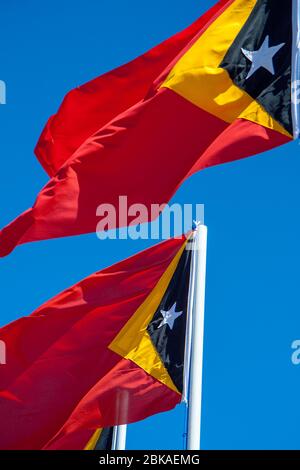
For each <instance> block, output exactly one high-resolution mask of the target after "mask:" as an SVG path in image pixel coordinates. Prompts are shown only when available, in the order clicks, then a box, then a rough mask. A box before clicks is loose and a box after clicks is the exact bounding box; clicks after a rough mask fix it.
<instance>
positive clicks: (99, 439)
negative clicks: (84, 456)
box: [84, 427, 114, 450]
mask: <svg viewBox="0 0 300 470" xmlns="http://www.w3.org/2000/svg"><path fill="white" fill-rule="evenodd" d="M113 433H114V428H112V427H111V428H104V429H101V428H100V429H97V430H96V431H95V432H94V433H93V434H92V437H91V438H90V439H89V441H88V443H87V444H86V446H85V448H84V450H112V442H113Z"/></svg>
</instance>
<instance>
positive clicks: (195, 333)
mask: <svg viewBox="0 0 300 470" xmlns="http://www.w3.org/2000/svg"><path fill="white" fill-rule="evenodd" d="M194 239H195V242H194V247H193V259H192V266H193V271H194V272H193V275H192V279H193V289H192V290H191V291H192V306H191V312H192V335H191V353H190V371H189V390H188V425H187V449H188V450H199V449H200V438H201V411H202V374H203V342H204V305H205V278H206V252H207V227H206V226H205V225H200V224H197V227H196V229H195V232H194Z"/></svg>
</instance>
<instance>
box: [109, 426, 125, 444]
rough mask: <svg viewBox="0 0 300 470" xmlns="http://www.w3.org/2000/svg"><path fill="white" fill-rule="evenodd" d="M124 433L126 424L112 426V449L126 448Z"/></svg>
mask: <svg viewBox="0 0 300 470" xmlns="http://www.w3.org/2000/svg"><path fill="white" fill-rule="evenodd" d="M126 434H127V424H121V425H119V426H114V432H113V438H112V450H125V449H126Z"/></svg>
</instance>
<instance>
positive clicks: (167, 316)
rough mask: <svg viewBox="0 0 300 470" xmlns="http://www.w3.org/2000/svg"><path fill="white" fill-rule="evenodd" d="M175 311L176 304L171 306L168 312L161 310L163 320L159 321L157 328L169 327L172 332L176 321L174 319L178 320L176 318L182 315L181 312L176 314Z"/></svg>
mask: <svg viewBox="0 0 300 470" xmlns="http://www.w3.org/2000/svg"><path fill="white" fill-rule="evenodd" d="M175 310H176V302H175V304H174V305H172V307H171V308H170V310H167V311H165V310H161V311H160V313H161V314H162V316H163V317H164V318H163V320H162V321H161V323H160V325H159V326H158V328H160V327H162V326H163V325H169V327H170V329H171V330H173V326H174V321H175V320H176V318H178V317H180V315H182V312H176V311H175Z"/></svg>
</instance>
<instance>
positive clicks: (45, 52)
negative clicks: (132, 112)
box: [0, 0, 300, 449]
mask: <svg viewBox="0 0 300 470" xmlns="http://www.w3.org/2000/svg"><path fill="white" fill-rule="evenodd" d="M213 3H214V2H213V1H208V0H206V1H204V0H202V1H200V0H198V1H196V0H185V1H184V2H183V1H182V0H180V1H179V0H165V1H164V2H162V1H161V0H151V1H148V0H144V1H143V2H141V1H140V0H131V1H130V2H124V1H121V0H115V1H114V2H104V1H97V0H88V1H87V2H82V1H78V0H72V1H71V0H59V1H58V0H51V1H49V0H44V1H43V2H41V1H38V0H27V1H26V2H22V1H20V0H10V1H9V2H4V1H2V2H1V20H2V21H1V29H0V43H1V48H0V79H1V80H5V82H6V83H7V104H6V105H5V106H0V123H1V126H0V135H1V139H0V154H1V185H0V226H1V227H2V226H3V225H5V224H6V223H8V222H9V221H10V220H11V219H12V218H14V217H15V216H17V215H18V214H19V213H20V212H22V211H23V210H25V209H27V208H28V207H29V206H30V205H31V204H32V203H33V201H34V198H35V196H36V194H37V192H38V190H39V189H40V188H41V187H42V186H43V185H44V183H45V182H46V181H47V176H46V174H45V172H44V171H43V169H42V168H41V167H40V165H39V163H38V162H37V160H36V159H35V157H34V154H33V148H34V145H35V143H36V141H37V138H38V136H39V133H40V131H41V130H42V127H43V125H44V123H45V121H46V119H47V118H48V116H49V115H50V114H52V113H53V112H55V111H56V109H57V107H58V105H59V103H60V102H61V100H62V98H63V96H64V95H65V93H66V92H67V91H68V90H70V89H71V88H73V87H75V86H77V85H79V84H82V83H84V82H86V81H88V80H89V79H91V78H93V77H95V76H97V75H100V74H101V73H103V72H105V71H107V70H109V69H111V68H113V67H115V66H117V65H120V64H121V63H124V62H126V61H128V60H130V59H132V58H133V57H135V56H137V55H139V54H140V53H142V52H144V51H145V50H147V49H148V48H150V47H151V46H153V45H155V44H157V43H158V42H160V41H162V40H163V39H165V38H167V37H168V36H170V35H172V34H173V33H175V32H177V31H179V30H180V29H182V28H184V27H185V26H187V25H188V24H189V23H191V22H192V21H193V20H195V19H196V18H197V17H198V16H199V15H200V14H201V13H202V12H203V11H204V10H206V9H207V8H208V7H209V6H210V5H212V4H213ZM299 173H300V159H299V144H298V142H294V143H291V144H289V145H287V146H284V147H282V148H279V149H275V150H272V151H270V152H268V153H266V154H263V155H259V156H256V157H252V158H249V159H245V160H242V161H240V162H235V163H232V164H227V165H223V166H219V167H215V168H211V169H208V170H205V171H203V172H201V173H199V174H197V175H195V176H193V177H192V178H191V179H189V180H188V181H187V182H186V183H185V184H184V185H183V186H182V187H181V189H180V190H179V191H178V193H177V194H176V195H175V197H174V202H182V203H193V204H196V203H204V204H205V208H206V223H207V225H208V228H209V244H208V277H207V302H206V329H205V367H204V397H203V421H202V448H204V449H253V448H255V449H260V448H268V449H276V448H282V449H288V448H293V449H299V448H300V436H299V421H300V407H299V389H300V366H298V367H297V366H295V365H292V363H291V359H290V357H291V353H292V350H291V343H292V341H293V340H294V339H299V338H300V300H299V263H300V244H299V235H300V219H299V200H300V187H299ZM152 243H155V242H150V241H124V240H119V241H101V242H100V241H99V240H98V239H97V238H96V236H95V235H87V236H80V237H74V238H66V239H60V240H52V241H47V242H40V243H35V244H28V245H24V246H21V247H19V248H18V249H17V250H16V251H15V252H14V253H12V254H11V255H10V256H9V257H7V258H4V259H2V260H1V261H0V277H1V282H0V289H1V325H3V324H5V323H8V322H10V321H11V320H13V319H15V318H18V317H20V316H22V315H26V314H29V313H31V312H32V311H33V310H34V309H35V308H36V307H38V306H39V305H40V304H41V303H42V302H44V301H45V300H47V299H48V298H50V297H51V296H53V295H54V294H56V293H58V292H59V291H61V290H62V289H64V288H66V287H68V286H69V285H71V284H72V283H74V282H76V281H78V280H80V279H81V278H83V277H85V276H86V275H88V274H91V273H92V272H94V271H96V270H98V269H100V268H102V267H105V266H108V265H110V264H112V263H114V262H116V261H117V260H120V259H122V258H125V257H127V256H128V255H131V254H132V253H135V252H137V251H139V250H141V249H143V248H145V247H146V246H149V245H150V244H152ZM0 372H1V371H0ZM183 411H184V410H183V408H182V407H178V408H177V409H176V410H174V411H173V412H170V413H165V414H161V415H158V416H155V417H153V418H150V419H148V420H146V421H144V422H141V423H137V424H135V425H131V426H130V427H129V434H128V448H130V449H143V448H145V449H147V448H148V449H167V448H169V449H180V448H182V433H183V421H184V413H183Z"/></svg>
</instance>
